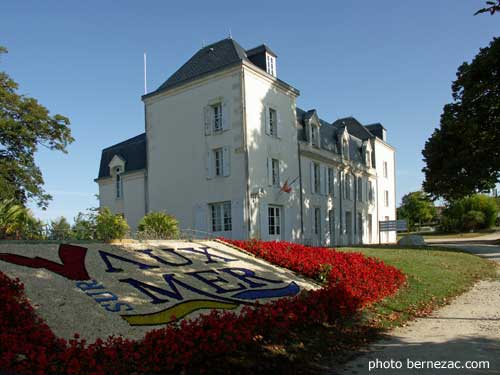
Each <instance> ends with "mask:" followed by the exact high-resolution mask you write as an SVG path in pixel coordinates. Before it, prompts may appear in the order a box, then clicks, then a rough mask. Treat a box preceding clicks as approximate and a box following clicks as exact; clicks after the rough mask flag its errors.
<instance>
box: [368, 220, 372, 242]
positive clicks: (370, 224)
mask: <svg viewBox="0 0 500 375" xmlns="http://www.w3.org/2000/svg"><path fill="white" fill-rule="evenodd" d="M372 220H373V218H372V215H371V214H368V218H367V221H368V242H369V243H371V242H372V235H373V221H372Z"/></svg>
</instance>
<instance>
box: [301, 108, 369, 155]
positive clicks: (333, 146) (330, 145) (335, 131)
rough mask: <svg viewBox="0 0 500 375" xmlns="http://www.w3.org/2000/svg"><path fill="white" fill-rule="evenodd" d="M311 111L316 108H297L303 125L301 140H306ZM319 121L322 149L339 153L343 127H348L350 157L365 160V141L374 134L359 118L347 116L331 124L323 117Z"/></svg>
mask: <svg viewBox="0 0 500 375" xmlns="http://www.w3.org/2000/svg"><path fill="white" fill-rule="evenodd" d="M311 112H314V110H309V111H304V110H303V109H301V108H298V107H297V109H296V115H297V121H298V122H299V124H300V125H302V126H301V127H299V129H298V133H297V137H298V139H299V140H302V141H305V140H306V136H305V131H304V124H305V121H306V120H307V119H308V118H309V117H310V116H311ZM319 121H320V123H321V127H320V138H321V148H322V149H324V150H328V151H330V152H333V153H335V154H339V153H340V149H339V139H338V137H339V134H340V133H341V132H342V129H343V128H344V127H346V128H347V132H348V134H349V159H350V160H356V161H358V162H360V163H361V162H363V161H364V158H363V157H362V147H363V141H364V140H366V139H369V138H372V137H373V134H371V132H370V131H369V130H368V129H366V128H365V127H364V126H363V125H362V124H361V123H360V122H359V121H358V120H356V119H355V118H354V117H346V118H343V119H339V120H336V121H334V122H333V123H331V124H330V123H329V122H327V121H325V120H323V119H319Z"/></svg>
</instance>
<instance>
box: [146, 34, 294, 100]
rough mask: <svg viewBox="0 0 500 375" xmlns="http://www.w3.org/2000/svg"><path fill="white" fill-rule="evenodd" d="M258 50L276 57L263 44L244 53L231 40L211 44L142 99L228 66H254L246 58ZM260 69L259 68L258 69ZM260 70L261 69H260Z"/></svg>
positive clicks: (241, 48)
mask: <svg viewBox="0 0 500 375" xmlns="http://www.w3.org/2000/svg"><path fill="white" fill-rule="evenodd" d="M260 50H266V51H269V53H271V54H273V55H274V56H276V54H275V53H274V52H272V51H271V50H270V49H269V47H267V46H266V45H265V44H263V45H260V46H258V47H255V48H252V49H251V50H248V51H245V49H244V48H243V47H242V46H241V45H240V44H238V42H236V41H235V40H234V39H232V38H226V39H222V40H220V41H218V42H215V43H212V44H210V45H208V46H206V47H203V48H202V49H200V50H199V51H198V52H196V53H195V54H194V55H193V56H192V57H191V58H190V59H189V60H188V61H186V63H185V64H184V65H182V66H181V67H180V68H179V69H177V71H176V72H175V73H174V74H172V75H171V76H170V77H169V78H168V79H167V80H166V81H165V82H164V83H163V84H162V85H161V86H160V87H159V88H158V89H156V90H155V91H153V92H150V93H148V94H146V95H144V96H143V98H144V97H149V96H151V95H154V94H156V93H158V92H160V91H165V90H168V89H171V88H174V87H176V86H179V85H181V84H185V83H187V82H189V81H192V80H195V79H198V78H201V77H203V76H206V75H209V74H212V73H215V72H217V71H219V70H222V69H225V68H228V67H230V66H233V65H236V64H239V63H241V62H243V61H244V62H245V63H248V64H252V65H254V66H257V65H255V64H254V63H253V62H252V61H250V59H249V58H248V55H247V53H250V54H256V53H258V52H259V51H260ZM259 69H261V68H259ZM261 70H262V69H261ZM277 80H278V81H279V82H280V83H282V84H284V85H286V86H288V87H290V88H291V89H292V90H294V91H296V92H297V93H298V92H299V90H297V89H296V88H294V87H292V86H290V85H289V84H288V83H286V82H284V81H282V80H281V79H277Z"/></svg>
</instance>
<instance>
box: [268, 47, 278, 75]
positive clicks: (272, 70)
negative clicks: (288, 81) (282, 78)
mask: <svg viewBox="0 0 500 375" xmlns="http://www.w3.org/2000/svg"><path fill="white" fill-rule="evenodd" d="M266 71H267V72H268V73H269V74H270V75H272V76H274V77H276V58H275V57H274V56H271V55H270V54H268V53H266Z"/></svg>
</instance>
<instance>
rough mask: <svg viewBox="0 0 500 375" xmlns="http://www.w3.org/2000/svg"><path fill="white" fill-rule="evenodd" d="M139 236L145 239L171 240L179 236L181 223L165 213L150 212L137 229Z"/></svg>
mask: <svg viewBox="0 0 500 375" xmlns="http://www.w3.org/2000/svg"><path fill="white" fill-rule="evenodd" d="M137 234H138V236H139V237H141V238H145V239H169V238H175V237H177V236H178V235H179V222H178V221H177V219H176V218H175V217H173V216H171V215H168V214H166V213H164V212H150V213H149V214H147V215H146V216H144V217H143V218H142V219H141V221H140V222H139V225H138V227H137Z"/></svg>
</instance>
